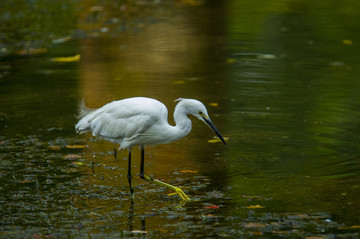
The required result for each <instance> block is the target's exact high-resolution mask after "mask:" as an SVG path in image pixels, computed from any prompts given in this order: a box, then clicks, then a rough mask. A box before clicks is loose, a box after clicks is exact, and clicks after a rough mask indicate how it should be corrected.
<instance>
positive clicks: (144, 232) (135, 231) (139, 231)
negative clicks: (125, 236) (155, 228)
mask: <svg viewBox="0 0 360 239" xmlns="http://www.w3.org/2000/svg"><path fill="white" fill-rule="evenodd" d="M131 233H140V234H146V233H148V232H147V231H142V230H133V231H131Z"/></svg>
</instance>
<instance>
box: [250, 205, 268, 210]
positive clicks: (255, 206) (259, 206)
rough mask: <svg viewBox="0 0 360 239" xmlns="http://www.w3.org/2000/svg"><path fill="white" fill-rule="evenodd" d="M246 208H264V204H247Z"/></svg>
mask: <svg viewBox="0 0 360 239" xmlns="http://www.w3.org/2000/svg"><path fill="white" fill-rule="evenodd" d="M246 208H249V209H258V208H265V207H264V206H261V205H249V206H247V207H246Z"/></svg>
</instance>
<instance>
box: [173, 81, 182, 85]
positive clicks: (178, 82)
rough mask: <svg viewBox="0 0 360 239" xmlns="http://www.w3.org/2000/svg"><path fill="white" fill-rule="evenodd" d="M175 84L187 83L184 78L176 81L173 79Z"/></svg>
mask: <svg viewBox="0 0 360 239" xmlns="http://www.w3.org/2000/svg"><path fill="white" fill-rule="evenodd" d="M173 84H174V85H182V84H185V81H183V80H176V81H173Z"/></svg>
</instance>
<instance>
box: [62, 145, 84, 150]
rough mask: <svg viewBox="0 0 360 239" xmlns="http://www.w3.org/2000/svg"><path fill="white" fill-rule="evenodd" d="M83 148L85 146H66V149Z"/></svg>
mask: <svg viewBox="0 0 360 239" xmlns="http://www.w3.org/2000/svg"><path fill="white" fill-rule="evenodd" d="M85 147H86V146H85V145H66V148H67V149H83V148H85Z"/></svg>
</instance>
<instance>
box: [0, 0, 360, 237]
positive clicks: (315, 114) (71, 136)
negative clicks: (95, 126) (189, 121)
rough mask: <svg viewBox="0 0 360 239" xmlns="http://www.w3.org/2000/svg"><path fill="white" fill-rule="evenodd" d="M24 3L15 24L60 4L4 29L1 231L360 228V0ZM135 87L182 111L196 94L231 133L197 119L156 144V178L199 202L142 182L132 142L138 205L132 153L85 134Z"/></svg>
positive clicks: (313, 231)
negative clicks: (88, 113) (87, 115)
mask: <svg viewBox="0 0 360 239" xmlns="http://www.w3.org/2000/svg"><path fill="white" fill-rule="evenodd" d="M16 4H20V3H18V2H14V4H13V5H11V4H9V3H8V4H7V5H6V4H5V6H7V7H3V8H1V9H3V10H0V11H2V13H3V14H2V17H3V20H4V19H5V20H6V19H16V18H15V16H17V17H18V18H23V19H25V20H29V19H30V20H31V19H33V15H31V14H30V13H31V11H30V10H31V8H33V11H40V12H43V11H41V10H42V9H50V10H53V9H57V10H58V9H61V11H60V10H59V11H55V12H57V14H54V15H51V14H49V15H47V14H46V13H44V12H43V13H42V14H39V15H38V19H37V20H36V21H32V22H33V23H32V25H31V24H30V27H29V26H24V25H22V24H20V23H21V21H19V22H17V21H15V20H13V21H10V22H11V24H13V25H11V24H9V25H8V27H9V26H12V28H9V29H7V30H8V31H7V34H8V35H9V36H6V35H4V34H3V35H0V37H2V41H1V43H0V47H1V49H2V50H1V56H2V58H1V62H0V159H1V160H0V182H1V183H0V191H1V194H0V202H1V203H0V235H1V237H4V238H46V237H55V238H65V237H69V238H74V237H75V238H109V237H110V238H112V237H145V238H152V237H154V238H158V237H172V238H185V237H191V238H192V237H223V236H224V237H225V236H229V237H241V238H253V237H259V238H270V237H271V238H306V237H320V238H335V237H339V238H357V237H358V236H359V225H360V221H359V217H358V215H359V213H360V204H359V202H358V195H359V182H360V170H359V169H360V164H359V153H360V151H359V147H358V145H359V142H360V137H359V126H360V124H359V123H358V119H359V116H360V111H359V109H360V104H359V102H360V99H359V98H360V97H359V94H358V92H359V88H360V83H359V80H358V77H357V76H358V75H359V63H358V52H359V46H358V42H359V40H360V35H359V33H358V32H359V31H356V30H354V29H358V24H359V22H360V21H359V19H358V18H359V17H358V13H357V10H356V9H357V8H356V7H359V6H358V5H359V4H358V2H357V1H346V3H341V4H340V3H338V4H332V3H328V2H324V3H322V2H313V3H309V2H308V1H272V2H270V3H266V4H264V2H263V1H235V0H234V1H226V2H217V1H204V2H203V1H185V0H184V1H167V2H162V1H154V2H151V3H150V2H148V3H147V2H141V1H134V2H133V3H132V4H130V3H127V2H117V3H115V2H112V1H106V2H102V3H99V2H97V3H94V2H91V1H62V2H61V3H60V2H59V3H58V2H54V3H53V5H52V4H45V2H42V1H39V4H38V5H36V4H35V5H31V4H30V3H28V5H26V4H25V6H27V8H25V6H24V5H18V7H17V8H16ZM10 6H12V7H10ZM14 6H15V7H14ZM4 13H6V14H4ZM15 13H17V14H15ZM59 22H61V23H63V25H62V28H61V30H60V27H59V26H58V25H59ZM45 23H46V24H45ZM17 24H18V25H17ZM4 26H5V25H4ZM36 26H37V27H36ZM26 29H28V30H26ZM19 32H20V33H21V34H24V36H23V37H19V36H22V35H21V34H20V33H19ZM30 33H31V34H30ZM26 34H28V35H26ZM7 37H8V38H9V37H10V39H12V41H5V40H6V39H7ZM4 39H5V40H4ZM78 54H79V55H80V58H78V57H77V55H78ZM132 96H147V97H153V98H156V99H158V100H160V101H162V102H164V103H165V105H166V106H167V107H168V109H169V115H170V117H169V121H170V122H173V120H172V112H173V108H174V106H175V103H174V102H173V101H174V100H175V99H177V98H179V97H185V98H196V99H199V100H201V101H202V102H204V103H205V105H206V106H207V108H208V112H209V114H210V117H211V118H212V120H213V122H214V123H215V125H216V126H217V128H218V129H219V130H220V131H221V133H222V134H223V136H225V137H229V140H228V141H227V143H228V146H227V147H225V146H224V145H222V144H221V143H211V142H212V141H211V139H213V134H212V132H211V131H210V130H209V129H208V127H206V126H204V125H203V124H202V123H201V122H198V121H197V120H196V119H193V129H192V132H191V133H190V134H189V135H188V136H187V137H186V138H184V139H182V140H180V141H178V142H174V143H172V144H168V145H159V146H155V147H147V149H146V155H145V157H146V160H145V171H146V173H147V174H148V175H150V176H152V177H154V178H158V179H161V180H164V181H166V182H168V183H171V184H174V185H177V186H179V187H181V188H183V189H184V191H185V192H186V193H187V195H188V196H189V197H190V198H192V199H193V200H192V201H191V202H189V203H183V202H181V200H180V199H179V198H177V197H174V196H172V197H169V196H167V194H168V193H170V192H169V191H167V190H166V189H164V188H160V187H158V186H155V185H151V184H149V183H147V182H144V181H142V180H141V179H140V178H139V177H138V171H139V160H138V159H139V158H140V154H139V152H138V150H134V153H133V169H132V170H133V174H134V185H135V203H134V204H133V205H132V204H131V201H130V197H129V188H128V184H127V178H126V174H127V171H126V170H127V169H126V168H127V152H126V151H118V152H117V158H118V160H115V159H114V155H113V149H114V148H116V147H117V145H115V144H112V143H108V142H104V141H102V140H100V139H95V138H93V137H91V136H90V135H77V134H76V133H75V131H74V125H75V124H76V117H75V115H76V109H77V104H78V103H79V102H80V101H81V100H82V99H83V98H85V101H86V103H87V105H88V106H89V107H100V106H102V105H103V104H105V103H107V102H109V101H111V100H116V99H121V98H126V97H132ZM209 140H210V142H209Z"/></svg>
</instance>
